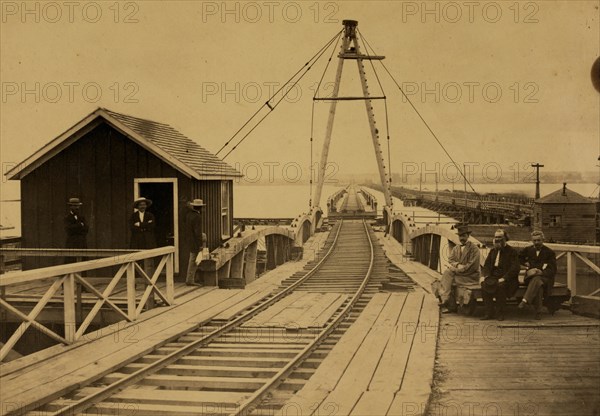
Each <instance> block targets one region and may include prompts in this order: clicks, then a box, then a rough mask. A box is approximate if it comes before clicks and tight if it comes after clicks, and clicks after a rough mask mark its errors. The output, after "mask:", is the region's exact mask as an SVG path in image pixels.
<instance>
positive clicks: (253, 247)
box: [244, 241, 258, 283]
mask: <svg viewBox="0 0 600 416" xmlns="http://www.w3.org/2000/svg"><path fill="white" fill-rule="evenodd" d="M257 253H258V241H254V242H253V243H251V244H250V245H249V246H248V247H246V261H245V262H244V279H245V280H246V283H249V282H251V281H253V280H254V279H256V261H257V260H258V256H257Z"/></svg>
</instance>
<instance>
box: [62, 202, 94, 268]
mask: <svg viewBox="0 0 600 416" xmlns="http://www.w3.org/2000/svg"><path fill="white" fill-rule="evenodd" d="M67 205H68V206H69V213H68V214H67V215H66V216H65V218H64V224H65V233H66V235H67V238H66V242H65V247H66V248H73V249H77V248H84V249H85V248H87V233H88V231H89V227H88V224H87V222H86V220H85V217H84V216H83V215H81V213H80V212H79V211H80V208H81V206H82V205H83V204H82V203H81V201H80V200H79V198H69V202H68V203H67ZM76 261H77V259H76V258H75V257H65V263H74V262H76Z"/></svg>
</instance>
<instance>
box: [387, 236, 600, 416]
mask: <svg viewBox="0 0 600 416" xmlns="http://www.w3.org/2000/svg"><path fill="white" fill-rule="evenodd" d="M380 242H382V244H383V247H384V250H385V251H386V254H387V255H388V257H389V258H390V259H391V260H392V261H393V262H394V263H395V264H397V265H398V266H400V267H402V268H403V269H404V270H405V272H406V273H407V274H408V275H409V276H410V277H411V278H413V279H415V280H417V281H418V282H419V283H420V284H421V285H422V286H423V287H424V288H425V289H427V290H429V286H430V284H431V282H432V281H433V280H434V279H436V278H438V277H439V273H437V272H435V271H433V270H431V269H429V268H427V267H426V266H424V265H422V264H420V263H416V262H411V261H409V260H408V259H407V258H405V257H404V256H403V255H402V252H403V250H402V247H401V245H400V244H399V243H398V242H396V241H395V240H394V239H393V238H387V237H385V238H384V237H382V236H380ZM428 296H429V297H432V296H433V295H428ZM479 309H481V308H479ZM479 312H481V310H479ZM480 314H481V313H479V314H478V316H476V317H468V316H464V315H457V314H442V315H441V317H440V329H439V334H438V342H437V353H436V360H435V362H436V365H435V375H434V388H433V393H432V397H431V399H430V401H429V404H427V402H426V401H423V402H422V403H420V405H419V408H420V409H421V411H423V412H425V413H426V414H427V415H429V416H446V415H469V416H484V415H535V416H542V415H552V416H554V415H564V416H567V415H570V416H573V415H577V416H587V415H589V416H598V415H600V321H599V320H597V319H592V318H586V317H582V316H578V315H574V314H572V313H571V312H570V311H566V310H559V311H558V312H557V313H556V314H555V315H554V316H551V315H549V314H547V313H544V314H543V315H542V320H541V321H536V320H534V319H533V312H532V311H524V312H522V313H519V311H518V309H517V308H516V306H515V305H512V306H510V305H509V306H508V307H507V312H506V316H505V318H506V319H505V321H502V322H498V321H481V320H480V319H479V315H480ZM406 414H410V415H413V414H414V415H416V414H421V413H420V412H416V413H409V412H407V413H406Z"/></svg>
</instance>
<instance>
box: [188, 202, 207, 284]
mask: <svg viewBox="0 0 600 416" xmlns="http://www.w3.org/2000/svg"><path fill="white" fill-rule="evenodd" d="M204 206H205V204H204V202H203V201H202V200H201V199H194V200H193V201H191V202H188V205H187V212H186V215H185V236H186V239H187V243H188V246H189V247H190V258H189V260H188V269H187V274H186V279H185V283H186V285H188V286H192V285H196V286H197V285H199V283H196V271H197V270H198V265H197V264H196V258H197V257H198V253H199V252H200V251H201V250H203V249H204V248H205V247H206V234H204V233H203V232H202V216H201V214H200V209H201V208H202V207H204Z"/></svg>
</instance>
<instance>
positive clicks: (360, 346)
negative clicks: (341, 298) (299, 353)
mask: <svg viewBox="0 0 600 416" xmlns="http://www.w3.org/2000/svg"><path fill="white" fill-rule="evenodd" d="M438 316H439V313H438V308H437V305H436V302H435V301H434V300H433V299H432V298H431V297H429V296H426V294H425V293H424V292H422V291H416V292H411V293H378V294H375V295H374V297H373V298H372V299H371V301H370V302H369V304H368V305H367V307H366V308H365V310H364V311H363V312H362V313H361V315H360V316H359V318H358V319H357V321H356V322H355V323H354V324H353V325H352V326H351V327H350V328H349V329H348V330H347V331H346V333H345V334H344V335H343V336H342V338H341V339H340V341H339V342H338V343H337V344H336V346H335V347H334V348H333V349H332V350H331V352H330V353H329V354H328V355H327V357H326V358H325V360H324V361H323V362H322V363H321V365H320V366H319V368H318V369H317V371H316V372H315V374H314V375H313V376H312V377H311V379H310V380H309V381H308V382H307V383H306V385H305V386H304V387H303V388H302V389H301V390H300V391H299V392H298V393H297V394H295V395H294V396H292V397H291V398H290V400H289V401H288V402H287V403H286V404H285V405H284V407H283V408H282V409H281V411H280V413H279V414H280V415H285V414H302V415H313V414H314V415H317V414H338V415H356V416H358V415H401V414H404V413H402V412H403V409H404V408H405V406H406V403H407V402H411V403H412V402H414V401H415V400H418V399H421V400H426V399H427V398H428V397H429V393H430V387H431V375H432V370H433V360H434V355H435V341H436V333H437V328H438Z"/></svg>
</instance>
